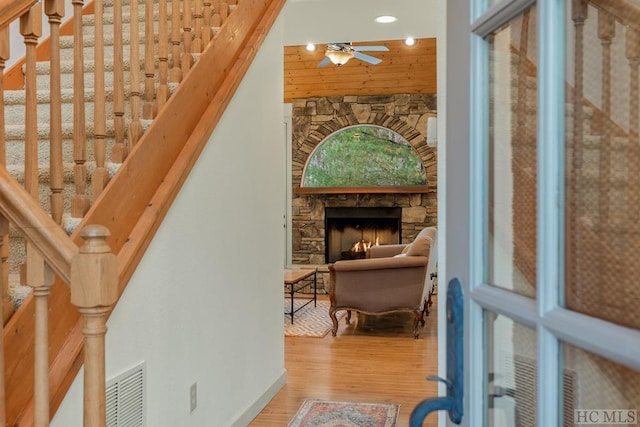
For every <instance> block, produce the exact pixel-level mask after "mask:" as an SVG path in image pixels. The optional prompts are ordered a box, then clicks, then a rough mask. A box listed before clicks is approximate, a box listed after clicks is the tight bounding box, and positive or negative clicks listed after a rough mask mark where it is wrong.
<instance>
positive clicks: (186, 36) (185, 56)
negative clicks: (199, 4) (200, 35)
mask: <svg viewBox="0 0 640 427" xmlns="http://www.w3.org/2000/svg"><path fill="white" fill-rule="evenodd" d="M191 37H192V35H191V0H184V1H183V6H182V56H181V57H180V63H181V69H182V77H183V78H184V76H186V75H187V73H188V72H189V70H190V69H191V66H192V65H193V56H192V55H191Z"/></svg>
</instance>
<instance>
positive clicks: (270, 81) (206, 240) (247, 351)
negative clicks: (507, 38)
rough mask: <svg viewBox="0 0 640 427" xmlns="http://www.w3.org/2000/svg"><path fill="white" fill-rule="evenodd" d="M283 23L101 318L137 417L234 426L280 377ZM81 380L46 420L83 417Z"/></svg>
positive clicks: (113, 372) (110, 360) (184, 425)
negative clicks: (139, 382)
mask: <svg viewBox="0 0 640 427" xmlns="http://www.w3.org/2000/svg"><path fill="white" fill-rule="evenodd" d="M282 30H283V26H282V20H281V19H280V20H279V21H277V22H276V24H275V25H274V27H273V28H272V30H271V33H270V34H269V36H268V38H267V40H266V41H265V43H264V45H263V47H262V48H261V49H260V51H259V52H258V55H257V57H256V59H255V60H254V63H253V64H252V65H251V68H250V69H249V72H248V74H247V76H246V77H245V79H244V80H243V82H242V84H241V85H240V87H239V89H238V91H237V93H236V95H235V96H234V98H233V100H232V102H231V104H230V105H229V107H228V108H227V110H226V112H225V114H224V117H223V118H222V120H221V122H220V123H219V124H218V126H217V128H216V131H215V133H214V135H213V136H212V138H211V140H210V141H209V144H208V145H207V147H206V148H205V150H204V151H203V153H202V156H201V158H200V159H199V161H198V163H197V164H196V165H195V168H194V169H193V171H192V173H191V175H190V176H189V178H188V180H187V181H186V183H185V186H184V187H183V189H182V191H181V192H180V194H179V195H178V197H177V199H176V201H175V203H174V205H173V206H172V208H171V209H170V211H169V212H168V215H167V217H166V218H165V220H164V222H163V223H162V225H161V227H160V228H159V230H158V233H157V235H156V237H155V238H154V240H153V242H152V243H151V245H150V247H149V249H148V250H147V252H146V254H145V256H144V258H143V259H142V262H141V263H140V266H139V267H138V269H137V270H136V273H135V274H134V276H133V277H132V279H131V281H130V283H129V285H128V287H127V289H126V291H125V292H124V294H123V296H122V298H121V300H120V302H119V303H118V306H117V307H116V309H115V311H114V312H113V314H112V316H111V318H110V320H109V324H108V327H109V331H108V333H107V362H106V363H107V379H109V378H113V377H115V376H117V375H118V374H119V373H121V372H123V371H125V370H127V369H128V368H129V367H131V366H134V365H136V364H137V363H139V362H141V361H145V362H146V364H147V365H146V366H147V391H146V392H147V395H146V404H147V425H148V426H153V427H163V426H172V427H173V426H181V427H188V426H229V425H238V426H244V425H246V424H247V423H248V421H249V420H250V419H251V418H252V417H253V415H255V413H256V411H259V410H260V409H261V407H262V406H261V405H264V404H266V402H267V401H268V400H269V399H270V398H271V397H272V395H273V394H275V392H277V390H278V389H279V388H280V387H281V386H282V385H283V384H284V381H285V375H286V374H285V369H284V331H283V313H282V310H283V308H282V266H283V263H284V260H283V254H284V242H283V238H282V221H283V220H282V218H283V201H284V197H285V193H284V190H285V189H284V188H283V184H282V177H283V175H284V167H285V163H284V162H285V160H284V156H283V150H284V141H285V138H284V131H283V124H282V118H283V115H284V112H283V109H282V93H283V71H282V62H283V58H282V53H283V51H282ZM81 374H82V372H81ZM196 381H197V383H198V408H197V409H196V410H195V411H194V412H193V413H192V414H190V413H189V387H190V386H191V384H193V383H194V382H196ZM81 388H82V380H81V377H80V376H79V378H77V379H76V381H75V382H74V384H73V385H72V387H71V391H70V393H69V394H68V395H67V397H66V398H65V400H64V402H63V403H62V406H61V407H60V409H59V410H58V413H57V414H56V416H55V418H54V420H53V423H52V426H54V427H56V426H57V427H73V426H81V425H82V403H81ZM256 402H257V403H256Z"/></svg>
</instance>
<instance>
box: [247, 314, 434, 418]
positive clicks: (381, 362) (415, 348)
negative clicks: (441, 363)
mask: <svg viewBox="0 0 640 427" xmlns="http://www.w3.org/2000/svg"><path fill="white" fill-rule="evenodd" d="M435 308H436V302H435V301H434V304H433V306H432V311H431V314H430V315H429V316H428V317H427V318H426V324H425V326H424V328H422V329H421V331H420V339H418V340H415V339H413V336H412V329H413V328H412V315H411V314H408V313H397V314H391V315H386V316H360V317H359V318H357V322H354V320H356V316H355V314H354V316H353V317H352V322H351V325H346V324H345V321H344V319H343V320H341V322H340V326H339V328H338V336H337V337H335V338H334V337H332V336H331V333H329V334H327V336H325V337H324V338H302V337H286V338H285V367H286V369H287V384H286V385H285V386H284V387H283V388H282V390H280V392H278V394H277V395H276V396H275V397H274V398H273V399H272V400H271V402H269V404H268V405H267V406H266V407H265V408H264V409H263V410H262V412H261V413H260V414H259V415H258V416H257V417H256V418H255V419H254V420H253V421H252V423H251V424H250V426H254V427H264V426H269V427H270V426H273V427H276V426H286V425H287V423H288V422H289V420H290V419H291V418H293V416H294V415H295V413H296V412H297V410H298V408H299V407H300V405H301V404H302V402H303V401H304V399H307V398H317V399H325V400H338V401H353V402H379V403H393V404H399V405H400V413H399V416H398V423H397V426H398V427H403V426H408V425H409V416H410V414H411V411H412V410H413V408H414V407H415V406H416V404H418V403H419V402H420V401H422V400H423V399H425V398H427V397H434V396H436V395H437V385H436V383H435V382H431V381H427V380H426V377H427V375H431V374H433V375H435V374H437V371H438V367H437V364H438V360H437V352H438V348H437V344H438V342H437V336H436V333H437V323H436V317H437V314H436V310H435ZM354 323H355V324H354ZM437 420H438V417H437V415H436V414H431V415H429V416H428V417H427V419H426V420H425V423H424V426H426V427H435V426H436V425H437Z"/></svg>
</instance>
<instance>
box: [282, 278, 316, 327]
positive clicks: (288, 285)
mask: <svg viewBox="0 0 640 427" xmlns="http://www.w3.org/2000/svg"><path fill="white" fill-rule="evenodd" d="M311 284H313V297H309V298H297V299H308V301H307V302H305V303H304V304H302V305H301V306H300V307H298V308H295V309H294V305H293V303H294V301H293V300H294V294H296V293H299V292H300V291H301V290H303V289H304V288H306V287H307V286H309V285H311ZM284 291H285V298H288V299H290V300H291V310H289V311H287V310H285V312H284V314H285V315H286V314H288V315H290V316H291V323H293V315H294V314H295V313H297V312H298V311H300V310H301V309H302V308H303V307H306V306H307V305H308V304H311V302H313V306H314V307H316V306H317V302H318V286H317V282H316V269H315V268H314V269H310V268H300V269H289V268H288V269H285V270H284Z"/></svg>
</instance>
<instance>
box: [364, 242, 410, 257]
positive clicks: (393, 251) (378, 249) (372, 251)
mask: <svg viewBox="0 0 640 427" xmlns="http://www.w3.org/2000/svg"><path fill="white" fill-rule="evenodd" d="M406 246H407V245H406V244H400V245H380V246H371V247H370V248H369V258H384V257H392V256H394V255H398V254H400V253H401V252H402V250H403V249H404V248H405V247H406Z"/></svg>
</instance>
